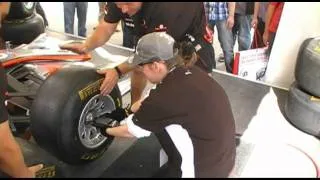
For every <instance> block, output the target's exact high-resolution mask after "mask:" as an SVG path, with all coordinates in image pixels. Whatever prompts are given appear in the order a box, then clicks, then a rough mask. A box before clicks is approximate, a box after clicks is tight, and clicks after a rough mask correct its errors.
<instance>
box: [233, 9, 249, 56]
mask: <svg viewBox="0 0 320 180" xmlns="http://www.w3.org/2000/svg"><path fill="white" fill-rule="evenodd" d="M251 21H252V15H239V14H235V15H234V26H233V28H232V33H233V44H235V42H236V39H237V36H238V44H239V51H243V50H248V49H250V46H251V34H250V30H251Z"/></svg>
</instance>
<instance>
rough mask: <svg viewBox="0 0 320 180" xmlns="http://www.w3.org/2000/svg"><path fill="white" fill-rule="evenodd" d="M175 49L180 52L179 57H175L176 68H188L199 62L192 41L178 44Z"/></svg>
mask: <svg viewBox="0 0 320 180" xmlns="http://www.w3.org/2000/svg"><path fill="white" fill-rule="evenodd" d="M173 48H177V50H178V55H177V56H176V57H175V64H176V66H179V67H186V68H188V67H191V66H193V65H194V64H195V62H196V61H197V55H196V50H195V48H194V45H193V44H192V43H191V42H190V41H182V42H176V43H175V44H174V46H173Z"/></svg>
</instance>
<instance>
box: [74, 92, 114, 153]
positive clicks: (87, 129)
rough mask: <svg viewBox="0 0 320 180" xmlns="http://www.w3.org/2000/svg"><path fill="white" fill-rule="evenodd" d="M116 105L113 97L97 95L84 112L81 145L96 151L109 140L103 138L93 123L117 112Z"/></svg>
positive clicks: (80, 129)
mask: <svg viewBox="0 0 320 180" xmlns="http://www.w3.org/2000/svg"><path fill="white" fill-rule="evenodd" d="M115 108H116V107H115V104H114V101H113V99H112V97H111V96H109V95H108V96H102V95H99V94H98V95H95V96H94V97H92V98H91V99H90V100H89V101H88V103H87V104H86V105H85V107H84V108H83V110H82V113H81V115H80V120H79V125H78V136H79V139H80V141H81V143H82V144H83V145H84V146H85V147H87V148H89V149H94V148H96V147H99V146H100V145H101V144H103V143H104V142H105V141H106V140H107V139H108V138H107V137H105V136H103V135H102V134H101V132H100V130H99V129H98V128H96V127H95V126H93V125H92V121H93V120H94V119H97V118H103V115H104V114H106V113H111V112H112V111H113V110H115Z"/></svg>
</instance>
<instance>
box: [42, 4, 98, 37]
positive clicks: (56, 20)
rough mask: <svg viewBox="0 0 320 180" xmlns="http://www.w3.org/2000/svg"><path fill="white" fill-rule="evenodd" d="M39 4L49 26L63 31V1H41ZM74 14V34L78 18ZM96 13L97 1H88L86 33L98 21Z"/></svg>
mask: <svg viewBox="0 0 320 180" xmlns="http://www.w3.org/2000/svg"><path fill="white" fill-rule="evenodd" d="M40 4H41V6H42V8H43V10H44V11H45V13H46V17H47V19H48V22H49V28H50V29H53V30H56V31H59V32H64V19H63V18H64V11H63V2H41V3H40ZM76 14H77V13H76ZM76 14H75V18H74V20H75V21H74V22H75V23H74V31H75V34H77V33H78V29H77V27H78V18H77V15H76ZM98 15H99V6H98V2H88V12H87V25H86V27H87V31H88V34H90V33H91V32H92V28H93V27H94V26H96V24H97V23H98Z"/></svg>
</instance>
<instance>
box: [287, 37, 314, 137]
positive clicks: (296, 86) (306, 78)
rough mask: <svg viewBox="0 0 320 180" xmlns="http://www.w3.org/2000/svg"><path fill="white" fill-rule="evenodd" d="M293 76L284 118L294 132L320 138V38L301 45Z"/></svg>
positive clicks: (309, 39) (306, 41) (308, 40)
mask: <svg viewBox="0 0 320 180" xmlns="http://www.w3.org/2000/svg"><path fill="white" fill-rule="evenodd" d="M294 73H295V79H296V81H295V82H294V83H293V84H292V85H291V87H290V89H289V94H288V97H287V100H286V103H285V114H286V116H287V118H288V120H289V121H290V123H292V124H293V125H294V126H295V127H296V128H298V129H299V130H301V131H303V132H305V133H307V134H310V135H313V136H315V137H317V138H320V38H308V39H306V40H305V41H304V42H303V43H302V45H301V46H300V49H299V53H298V56H297V63H296V67H295V72H294Z"/></svg>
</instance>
